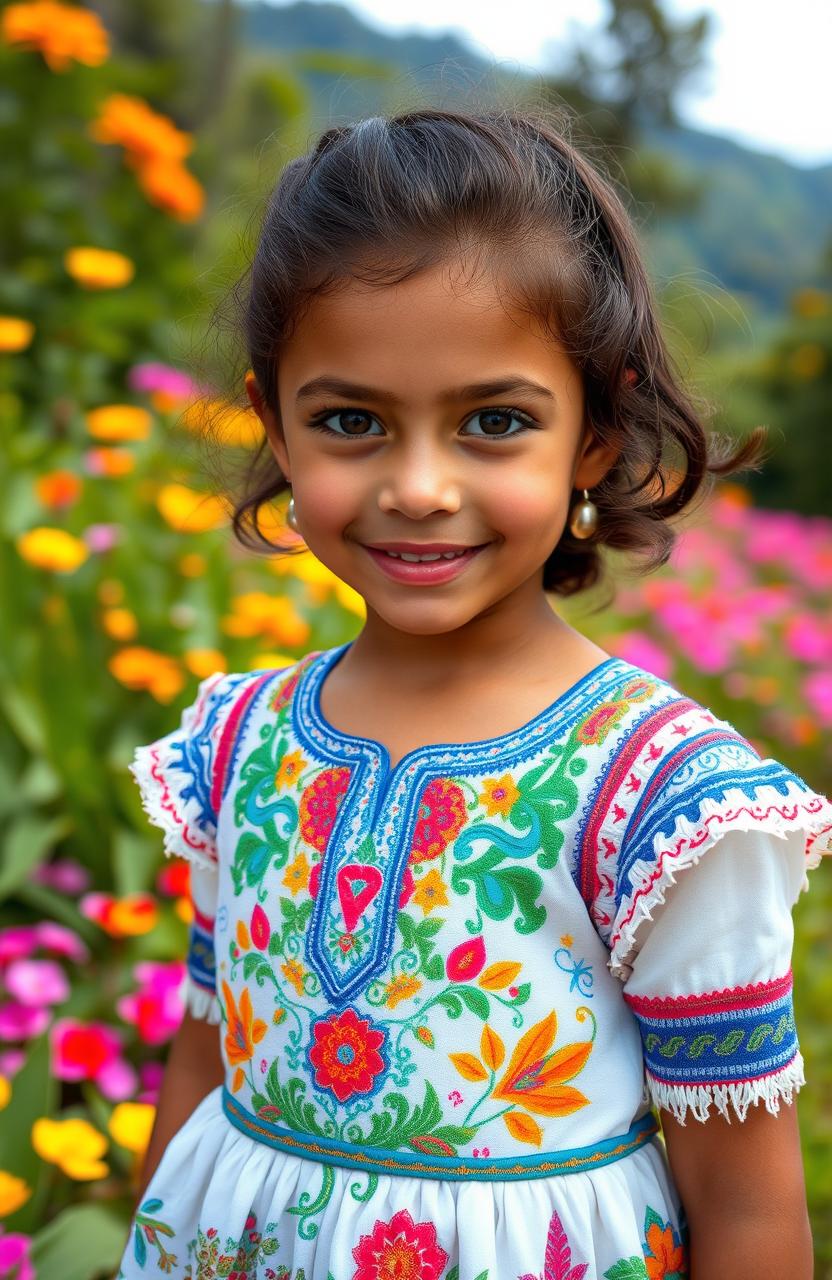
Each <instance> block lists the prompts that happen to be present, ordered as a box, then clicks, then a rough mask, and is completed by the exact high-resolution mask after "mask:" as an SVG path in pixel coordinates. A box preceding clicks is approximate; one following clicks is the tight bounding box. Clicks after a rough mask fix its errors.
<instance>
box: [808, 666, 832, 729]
mask: <svg viewBox="0 0 832 1280" xmlns="http://www.w3.org/2000/svg"><path fill="white" fill-rule="evenodd" d="M803 692H804V694H805V696H806V700H807V702H808V703H809V705H810V706H811V708H812V711H813V712H814V713H815V715H816V716H817V717H818V719H819V720H820V722H821V724H823V725H830V724H832V672H830V671H813V672H812V674H811V675H808V676H807V677H806V679H805V680H804V681H803Z"/></svg>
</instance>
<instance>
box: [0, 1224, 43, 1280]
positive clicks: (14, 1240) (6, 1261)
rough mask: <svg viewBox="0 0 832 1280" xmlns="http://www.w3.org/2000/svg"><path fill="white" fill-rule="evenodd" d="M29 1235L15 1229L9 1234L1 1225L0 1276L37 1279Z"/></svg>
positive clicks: (27, 1279)
mask: <svg viewBox="0 0 832 1280" xmlns="http://www.w3.org/2000/svg"><path fill="white" fill-rule="evenodd" d="M31 1247H32V1241H31V1240H30V1238H29V1236H23V1235H20V1233H19V1232H16V1231H13V1232H10V1233H9V1234H8V1235H7V1234H6V1232H5V1231H4V1230H3V1228H2V1227H0V1276H3V1277H7V1280H35V1268H34V1267H33V1266H32V1260H31V1258H30V1257H29V1250H30V1249H31Z"/></svg>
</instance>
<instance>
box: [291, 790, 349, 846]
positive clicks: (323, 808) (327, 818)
mask: <svg viewBox="0 0 832 1280" xmlns="http://www.w3.org/2000/svg"><path fill="white" fill-rule="evenodd" d="M350 776H351V775H350V770H349V769H324V770H322V771H321V773H319V774H318V776H317V777H316V778H315V779H314V781H313V782H310V784H309V786H308V787H305V788H304V790H303V794H302V795H301V798H300V805H299V806H298V823H299V826H300V833H301V835H302V836H303V838H304V840H305V841H306V842H307V844H311V845H312V848H313V849H317V850H318V852H319V853H323V852H324V850H325V849H326V846H327V842H328V840H329V837H330V836H331V834H332V828H333V827H334V826H335V819H336V818H337V816H338V810H339V808H340V807H341V803H342V801H343V799H344V796H345V794H346V792H347V788H348V787H349V785H350Z"/></svg>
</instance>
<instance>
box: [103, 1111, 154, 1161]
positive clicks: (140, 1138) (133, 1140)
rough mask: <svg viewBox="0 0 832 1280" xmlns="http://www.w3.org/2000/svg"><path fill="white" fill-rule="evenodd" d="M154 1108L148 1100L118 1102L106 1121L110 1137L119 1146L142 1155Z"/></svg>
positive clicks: (148, 1134) (149, 1131) (147, 1140)
mask: <svg viewBox="0 0 832 1280" xmlns="http://www.w3.org/2000/svg"><path fill="white" fill-rule="evenodd" d="M155 1115H156V1108H155V1107H154V1106H151V1104H150V1103H149V1102H119V1103H118V1105H117V1106H115V1107H113V1113H112V1115H111V1116H110V1119H109V1121H108V1123H107V1128H108V1129H109V1131H110V1137H111V1138H113V1139H114V1141H116V1142H117V1143H118V1144H119V1146H120V1147H126V1148H127V1150H128V1151H134V1152H136V1154H137V1155H144V1153H145V1151H146V1150H147V1145H148V1143H149V1142H150V1134H151V1131H152V1129H153V1120H154V1117H155Z"/></svg>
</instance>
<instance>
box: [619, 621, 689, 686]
mask: <svg viewBox="0 0 832 1280" xmlns="http://www.w3.org/2000/svg"><path fill="white" fill-rule="evenodd" d="M607 648H608V649H609V651H610V653H614V654H616V656H617V657H619V658H623V659H624V661H625V662H632V664H633V666H635V667H641V668H642V669H643V670H644V671H649V672H651V673H652V674H653V675H654V676H658V677H659V679H660V680H671V679H672V678H673V659H672V658H671V656H670V654H669V653H668V652H667V650H666V649H663V648H661V647H660V646H659V645H658V644H657V643H656V641H655V640H654V639H653V638H652V637H651V636H649V635H648V634H647V632H646V631H622V632H621V633H620V634H619V635H617V636H610V637H609V641H608V644H607Z"/></svg>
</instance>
